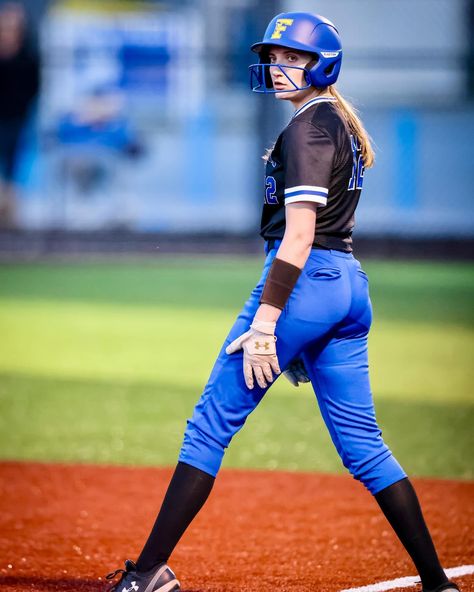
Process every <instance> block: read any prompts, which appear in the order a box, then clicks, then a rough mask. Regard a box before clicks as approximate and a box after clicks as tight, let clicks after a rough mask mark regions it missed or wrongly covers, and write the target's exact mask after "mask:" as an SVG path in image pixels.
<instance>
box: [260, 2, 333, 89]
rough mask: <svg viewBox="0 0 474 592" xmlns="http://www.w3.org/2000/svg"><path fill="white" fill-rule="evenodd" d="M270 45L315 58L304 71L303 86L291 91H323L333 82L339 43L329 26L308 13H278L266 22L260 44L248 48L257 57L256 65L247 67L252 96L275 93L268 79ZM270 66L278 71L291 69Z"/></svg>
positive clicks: (321, 17)
mask: <svg viewBox="0 0 474 592" xmlns="http://www.w3.org/2000/svg"><path fill="white" fill-rule="evenodd" d="M272 45H278V46H281V47H288V48H290V49H295V50H300V51H305V52H307V53H310V54H312V55H314V56H315V61H314V62H313V61H311V62H310V63H309V64H308V67H307V68H305V69H304V70H305V80H306V82H307V86H305V87H295V90H302V89H303V88H308V87H309V86H315V87H317V88H324V87H326V86H329V85H330V84H334V83H335V82H336V80H337V77H338V76H339V71H340V69H341V61H342V45H341V39H340V37H339V33H338V31H337V29H336V27H335V26H334V25H333V23H331V21H329V20H328V19H326V18H324V17H323V16H318V15H316V14H310V13H308V12H282V13H281V14H278V15H277V16H276V17H275V18H274V19H272V20H271V21H270V24H269V25H268V27H267V30H266V31H265V35H264V36H263V40H262V41H260V42H258V43H254V44H253V45H252V47H251V49H252V51H255V52H256V53H258V54H259V55H260V63H259V64H253V65H252V66H250V67H249V69H250V75H251V87H252V90H254V91H255V92H275V91H274V90H273V84H272V82H271V78H270V76H269V75H268V66H269V65H270V64H269V63H268V50H269V47H270V46H272ZM271 65H272V66H277V67H280V69H283V68H291V66H283V65H279V64H271ZM293 68H295V67H293ZM299 69H301V68H299ZM285 75H286V74H285ZM254 81H256V84H254Z"/></svg>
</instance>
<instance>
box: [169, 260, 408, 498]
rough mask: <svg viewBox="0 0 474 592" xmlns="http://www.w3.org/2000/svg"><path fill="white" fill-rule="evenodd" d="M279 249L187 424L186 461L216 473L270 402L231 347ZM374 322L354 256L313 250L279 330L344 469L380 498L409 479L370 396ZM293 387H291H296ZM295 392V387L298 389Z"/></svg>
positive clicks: (284, 351) (283, 352) (285, 360)
mask: <svg viewBox="0 0 474 592" xmlns="http://www.w3.org/2000/svg"><path fill="white" fill-rule="evenodd" d="M275 255H276V248H274V249H272V250H270V251H269V252H268V253H267V258H266V260H265V266H264V268H263V273H262V277H261V278H260V281H259V282H258V284H257V286H256V287H255V289H254V290H253V291H252V293H251V295H250V298H249V299H248V300H247V302H246V303H245V305H244V308H243V310H242V311H241V313H240V314H239V316H238V318H237V320H236V322H235V324H234V326H233V327H232V329H231V331H230V333H229V335H228V336H227V339H226V340H225V343H224V345H223V346H222V349H221V351H220V353H219V356H218V358H217V361H216V363H215V365H214V368H213V370H212V373H211V375H210V378H209V381H208V383H207V385H206V387H205V389H204V392H203V394H202V396H201V398H200V400H199V401H198V403H197V405H196V407H195V409H194V414H193V416H192V418H191V419H190V420H189V421H188V425H187V429H186V432H185V435H184V442H183V446H182V448H181V452H180V456H179V460H180V461H182V462H185V463H187V464H189V465H192V466H194V467H196V468H199V469H201V470H203V471H205V472H207V473H209V474H211V475H216V474H217V472H218V470H219V468H220V465H221V462H222V458H223V456H224V451H225V449H226V448H227V446H228V445H229V443H230V441H231V439H232V437H233V436H234V434H235V433H237V432H238V431H239V430H240V428H241V427H242V426H243V425H244V423H245V420H246V419H247V416H248V415H249V413H251V412H252V411H253V410H254V409H255V407H256V406H257V405H258V403H259V402H260V401H261V399H262V398H263V396H264V394H265V392H266V390H267V388H269V387H267V388H265V389H262V388H260V387H259V386H258V385H257V384H256V383H255V387H254V389H253V390H249V389H248V388H247V387H246V385H245V382H244V377H243V372H242V352H237V353H235V354H232V355H227V354H226V353H225V348H226V346H227V345H228V344H229V343H231V342H232V341H233V340H234V339H235V338H236V337H238V336H239V335H241V334H242V333H244V332H245V331H247V330H248V329H249V326H250V323H251V322H252V320H253V317H254V315H255V312H256V311H257V308H258V307H259V298H260V295H261V293H262V289H263V285H264V283H265V279H266V276H267V274H268V271H269V268H270V265H271V263H272V261H273V259H274V257H275ZM371 320H372V307H371V304H370V299H369V290H368V281H367V276H366V275H365V273H364V272H363V271H362V269H361V266H360V263H359V262H358V261H357V260H356V259H355V258H354V257H353V255H352V254H350V253H343V252H341V251H334V250H322V249H312V250H311V254H310V256H309V258H308V260H307V262H306V265H305V267H304V269H303V271H302V273H301V276H300V277H299V279H298V282H297V283H296V286H295V287H294V289H293V292H292V293H291V296H290V298H289V300H288V302H287V304H286V307H285V309H284V311H283V312H282V314H281V316H280V318H279V320H278V323H277V326H276V336H277V354H278V359H279V362H280V367H281V368H282V369H285V368H286V366H287V365H288V364H289V363H290V362H291V361H292V360H293V358H295V357H297V356H300V357H301V358H302V359H303V361H304V364H305V367H306V369H307V371H308V374H309V377H310V379H311V383H312V385H313V388H314V391H315V393H316V397H317V399H318V403H319V407H320V409H321V413H322V416H323V419H324V421H325V423H326V425H327V427H328V429H329V432H330V434H331V438H332V441H333V442H334V445H335V446H336V449H337V451H338V453H339V455H340V456H341V459H342V462H343V463H344V466H345V467H347V468H348V469H349V471H350V472H351V473H352V475H353V476H354V477H355V478H356V479H359V480H360V481H362V483H364V485H365V486H366V487H367V489H368V490H369V491H370V492H371V493H372V494H376V493H378V492H379V491H381V490H382V489H384V488H385V487H388V486H389V485H392V484H393V483H395V482H396V481H399V480H400V479H403V478H404V477H406V474H405V473H404V471H403V470H402V468H401V467H400V465H399V464H398V462H397V461H396V460H395V458H394V457H393V456H392V453H391V452H390V450H389V449H388V447H387V446H386V445H385V443H384V441H383V439H382V436H381V431H380V429H379V427H378V426H377V422H376V419H375V411H374V405H373V400H372V393H371V391H370V383H369V369H368V357H367V336H368V332H369V329H370V324H371ZM289 388H290V387H289ZM291 388H293V387H291Z"/></svg>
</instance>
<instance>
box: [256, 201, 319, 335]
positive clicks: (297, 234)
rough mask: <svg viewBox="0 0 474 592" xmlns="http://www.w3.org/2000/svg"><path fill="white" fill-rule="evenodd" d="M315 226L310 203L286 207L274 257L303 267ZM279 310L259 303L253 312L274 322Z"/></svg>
mask: <svg viewBox="0 0 474 592" xmlns="http://www.w3.org/2000/svg"><path fill="white" fill-rule="evenodd" d="M315 226H316V208H315V206H314V204H310V203H296V204H292V205H290V206H287V208H286V230H285V234H284V236H283V240H282V242H281V245H280V247H279V249H278V252H277V254H276V257H277V258H278V259H281V260H283V261H286V262H287V263H291V264H292V265H294V266H296V267H298V268H299V269H303V267H304V266H305V263H306V261H307V259H308V257H309V254H310V252H311V247H312V245H313V241H314V229H315ZM280 314H281V310H280V309H279V308H276V307H275V306H271V305H270V304H261V305H260V306H259V308H258V309H257V312H256V314H255V319H257V320H259V321H267V322H274V323H275V322H276V321H278V319H279V317H280Z"/></svg>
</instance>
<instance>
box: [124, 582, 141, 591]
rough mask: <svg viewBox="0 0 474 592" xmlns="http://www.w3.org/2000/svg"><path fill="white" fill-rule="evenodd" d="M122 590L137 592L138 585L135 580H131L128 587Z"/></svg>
mask: <svg viewBox="0 0 474 592" xmlns="http://www.w3.org/2000/svg"><path fill="white" fill-rule="evenodd" d="M122 592H138V586H137V583H136V582H132V585H131V586H130V588H125V587H124V588H123V590H122Z"/></svg>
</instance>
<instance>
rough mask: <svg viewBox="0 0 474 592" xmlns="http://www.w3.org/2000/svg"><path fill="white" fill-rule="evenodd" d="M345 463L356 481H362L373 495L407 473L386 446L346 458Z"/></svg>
mask: <svg viewBox="0 0 474 592" xmlns="http://www.w3.org/2000/svg"><path fill="white" fill-rule="evenodd" d="M382 444H383V442H382ZM343 463H344V466H345V467H346V468H347V469H348V470H349V471H350V473H351V475H352V476H353V477H354V479H357V480H358V481H360V482H361V483H362V484H363V485H364V486H365V487H366V488H367V489H368V490H369V491H370V493H372V494H373V495H375V494H376V493H378V492H379V491H381V490H382V489H384V488H385V487H388V486H389V485H391V484H392V483H395V482H396V481H399V480H400V479H403V478H404V477H406V473H405V472H404V471H403V469H402V468H401V466H400V465H399V463H398V462H397V460H396V459H395V457H394V456H393V454H392V453H391V451H390V450H389V449H388V448H387V446H386V445H385V444H383V445H382V446H381V447H380V448H379V449H378V450H377V451H371V452H370V453H366V454H360V455H358V456H357V455H353V456H346V457H345V458H343Z"/></svg>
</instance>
